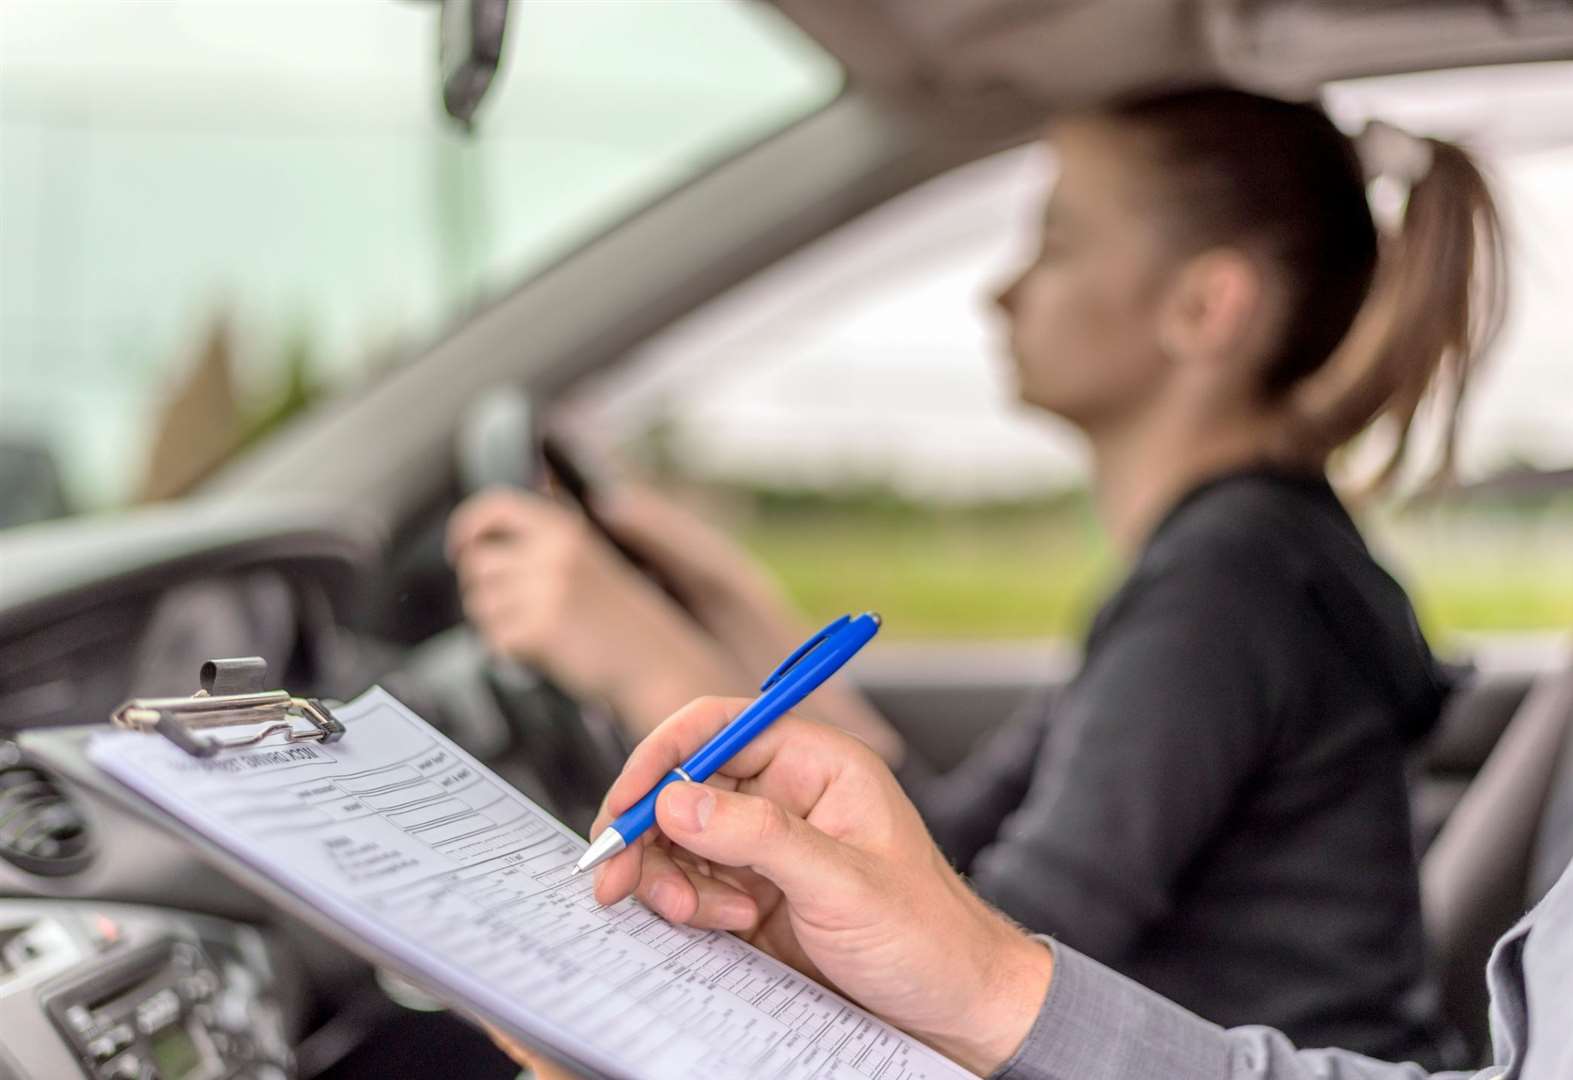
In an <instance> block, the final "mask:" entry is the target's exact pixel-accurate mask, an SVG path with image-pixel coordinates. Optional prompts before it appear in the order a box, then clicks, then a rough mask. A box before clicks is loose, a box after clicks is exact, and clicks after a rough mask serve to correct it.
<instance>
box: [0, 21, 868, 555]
mask: <svg viewBox="0 0 1573 1080" xmlns="http://www.w3.org/2000/svg"><path fill="white" fill-rule="evenodd" d="M437 42H438V5H437V4H435V3H419V2H412V0H341V2H337V3H314V4H253V3H242V2H234V0H229V2H223V3H219V2H215V0H172V2H168V3H162V4H148V5H143V4H112V3H83V2H67V0H42V2H19V3H18V2H12V3H7V4H6V5H5V6H4V7H0V125H3V127H0V297H3V300H0V303H3V319H0V432H3V435H0V504H3V505H0V525H4V524H16V523H19V522H22V521H26V520H32V519H37V518H40V517H47V516H56V515H58V514H60V513H65V512H72V511H77V510H84V509H95V508H102V507H109V506H115V505H122V504H126V503H130V502H135V501H140V500H145V499H150V498H160V497H165V496H169V495H173V494H178V493H179V492H180V491H182V490H185V489H186V488H188V487H190V486H191V485H192V484H194V483H196V482H197V481H199V480H200V479H201V478H202V476H203V475H204V474H205V473H206V472H208V471H210V470H211V469H212V467H213V466H214V465H216V464H217V462H218V461H219V460H222V459H223V458H224V457H226V456H228V455H230V454H232V453H234V452H236V450H237V449H239V448H241V447H243V446H244V445H245V444H246V443H247V442H248V441H250V440H252V439H254V438H256V437H257V436H259V435H260V434H262V433H263V432H265V431H266V430H267V429H268V428H269V427H270V426H272V425H273V424H274V423H276V422H277V421H278V420H280V419H282V417H283V416H284V415H285V414H287V413H288V412H290V411H293V410H295V409H297V408H299V407H301V406H302V405H303V404H305V403H306V402H308V401H310V400H312V399H313V398H316V397H319V396H322V395H323V394H325V393H329V392H331V391H332V390H334V389H335V388H340V387H343V386H346V385H350V384H354V383H356V382H359V381H362V380H364V379H366V378H367V377H369V376H371V375H372V374H373V373H374V372H376V371H377V370H379V369H381V368H384V367H386V366H387V365H390V364H393V363H396V362H397V361H398V359H399V358H400V357H401V355H404V354H405V353H406V352H407V351H408V350H409V349H411V348H412V347H413V346H417V345H419V344H421V343H422V342H423V341H425V340H427V339H430V338H431V337H433V336H435V335H436V334H437V333H438V332H439V331H440V330H441V329H442V328H443V327H444V325H445V324H447V323H449V322H451V321H454V320H455V319H457V318H458V317H459V316H460V315H461V314H462V313H463V312H464V311H465V310H466V309H469V308H471V307H473V306H474V305H476V304H477V303H479V302H481V301H483V300H485V299H487V298H489V297H492V296H495V295H497V294H498V293H499V292H501V291H503V290H506V289H507V288H508V287H509V286H511V285H513V284H516V283H517V282H518V281H519V280H520V279H522V278H523V277H525V276H527V275H528V274H530V273H531V272H533V271H535V270H538V269H539V268H541V267H542V266H544V265H546V264H548V263H550V262H551V261H552V260H553V259H554V258H556V257H558V256H559V255H561V254H562V253H564V252H565V251H567V250H569V249H571V248H572V247H574V246H575V245H577V244H579V243H582V242H583V241H584V239H585V238H586V237H587V236H589V235H590V234H592V233H594V232H596V231H599V230H601V229H603V228H605V227H607V226H608V225H609V224H611V223H612V222H614V221H615V220H617V219H618V218H621V217H623V216H626V215H627V214H628V213H629V212H630V211H631V210H632V209H634V208H635V207H637V206H638V205H640V204H642V203H644V202H646V201H648V200H649V199H651V198H652V197H654V196H655V195H657V194H658V193H660V192H661V191H663V190H666V189H669V188H670V187H672V186H675V185H677V184H680V183H682V182H683V181H684V180H685V179H687V178H689V177H691V176H693V175H694V174H696V173H698V172H699V171H701V170H703V169H704V168H706V167H707V166H709V165H710V164H712V163H714V162H715V161H716V160H718V159H719V158H720V157H722V156H724V155H726V154H729V153H732V152H735V151H736V150H737V149H738V148H739V147H740V146H741V145H744V144H746V143H749V142H753V141H756V140H758V139H760V138H763V137H765V136H766V135H768V134H770V133H772V132H774V131H777V130H779V129H781V128H782V127H784V126H786V125H787V124H789V123H791V122H793V121H794V120H796V119H798V118H800V117H802V116H803V115H805V114H807V113H809V112H811V111H813V110H814V109H816V108H818V107H819V106H821V105H823V104H824V103H826V102H827V101H828V100H830V98H832V97H833V96H834V95H835V93H836V92H837V91H838V90H839V87H840V81H841V73H840V70H839V68H837V67H836V65H835V64H834V63H833V62H831V61H830V60H829V59H828V58H827V57H826V56H825V55H824V54H822V53H821V52H819V51H818V50H817V49H816V48H815V47H814V46H813V45H812V44H811V43H809V42H808V41H807V40H806V39H805V38H804V37H803V36H802V35H801V34H800V33H799V32H798V31H796V30H795V28H794V27H792V26H791V25H790V24H789V23H787V22H786V21H785V20H784V19H782V18H781V17H780V16H779V15H778V14H777V13H776V12H774V11H773V10H771V9H769V8H768V7H766V6H764V5H753V4H744V3H731V2H721V3H705V4H686V3H661V4H625V3H584V2H579V0H560V2H550V0H536V2H533V3H531V4H528V5H515V7H514V9H513V12H512V17H511V20H510V24H509V26H508V34H507V38H506V41H505V50H504V59H503V63H502V66H501V68H500V71H499V74H498V77H497V80H496V82H495V83H494V85H493V87H492V90H491V93H490V95H489V96H488V98H487V100H486V101H485V103H484V104H483V105H482V106H481V109H480V112H479V114H478V116H477V128H476V132H475V134H473V135H471V136H466V135H464V134H463V133H462V132H461V131H459V130H458V129H457V127H456V126H455V125H454V124H453V123H452V121H450V120H449V119H448V118H447V117H446V116H445V115H444V114H443V111H442V107H441V101H440V91H439V75H438V64H437Z"/></svg>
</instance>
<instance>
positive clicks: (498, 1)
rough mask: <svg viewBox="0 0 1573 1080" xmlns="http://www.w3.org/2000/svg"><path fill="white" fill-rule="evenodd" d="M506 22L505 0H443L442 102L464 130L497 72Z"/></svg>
mask: <svg viewBox="0 0 1573 1080" xmlns="http://www.w3.org/2000/svg"><path fill="white" fill-rule="evenodd" d="M507 25H508V0H442V16H441V26H440V28H439V41H438V52H437V56H438V65H439V67H440V69H441V71H442V104H443V108H445V109H447V110H448V115H449V116H451V117H453V118H454V119H455V120H456V121H458V122H459V124H460V125H461V126H462V127H463V128H464V129H465V130H466V131H468V130H470V128H471V127H473V126H474V116H475V109H476V107H477V106H479V105H480V103H481V99H482V98H484V97H485V96H486V91H487V90H488V89H489V88H490V87H491V85H492V79H493V78H494V77H495V76H496V74H497V65H498V63H499V62H501V60H502V45H503V31H504V30H505V29H506V28H507Z"/></svg>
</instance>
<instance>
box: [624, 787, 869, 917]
mask: <svg viewBox="0 0 1573 1080" xmlns="http://www.w3.org/2000/svg"><path fill="white" fill-rule="evenodd" d="M655 819H656V821H657V822H658V823H659V824H660V826H661V831H662V832H664V833H665V834H666V835H667V836H668V837H670V838H671V839H672V840H673V841H674V842H675V843H677V844H678V845H680V846H682V847H684V848H686V849H688V850H689V851H691V852H693V853H694V854H695V855H698V856H700V857H701V858H704V859H708V860H709V861H710V862H712V863H719V864H721V865H723V866H740V867H748V868H749V869H751V870H754V871H756V872H758V873H760V874H763V875H764V876H765V877H767V878H769V879H770V880H771V881H772V882H774V883H775V884H776V886H777V887H779V888H780V889H781V891H782V892H784V893H786V895H787V898H788V899H789V900H791V899H794V898H801V897H804V896H806V895H807V894H808V892H809V891H811V890H812V891H819V892H821V893H822V892H823V891H824V890H825V889H826V888H833V887H834V885H835V884H836V883H837V882H839V881H841V880H843V879H845V878H846V877H847V875H848V874H849V872H850V871H851V869H852V867H851V863H850V860H849V859H848V858H847V852H846V850H845V849H844V848H843V847H842V845H840V844H838V843H837V842H836V841H834V840H832V839H831V838H830V837H828V836H826V835H825V834H824V833H823V832H821V831H820V830H818V829H816V828H814V826H812V825H810V824H809V823H808V822H806V821H804V820H803V819H802V818H799V817H797V816H796V815H794V814H791V813H788V812H787V811H786V810H783V809H782V808H781V807H780V806H778V805H776V804H775V803H773V802H771V801H770V800H769V799H765V798H761V797H759V796H757V795H741V794H738V793H737V792H735V791H722V790H721V789H720V788H714V787H710V786H708V785H706V784H685V783H675V784H670V785H668V786H667V787H666V789H665V790H663V791H662V792H661V795H660V797H659V798H658V799H657V800H656V804H655Z"/></svg>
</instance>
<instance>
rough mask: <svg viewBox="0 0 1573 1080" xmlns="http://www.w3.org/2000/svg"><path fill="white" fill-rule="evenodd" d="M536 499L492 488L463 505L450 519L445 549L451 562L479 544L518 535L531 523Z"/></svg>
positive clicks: (503, 489)
mask: <svg viewBox="0 0 1573 1080" xmlns="http://www.w3.org/2000/svg"><path fill="white" fill-rule="evenodd" d="M536 501H537V499H536V497H535V496H532V495H529V494H526V493H525V492H521V491H516V490H513V489H510V488H489V489H487V490H486V491H483V492H481V493H480V494H479V495H473V496H471V497H470V498H468V499H466V500H465V501H464V502H462V503H460V504H459V506H458V508H457V509H455V510H454V512H453V514H452V516H451V517H449V518H448V533H447V537H446V539H445V542H444V545H443V546H444V549H445V551H446V553H447V556H448V561H449V562H457V561H458V559H459V558H460V556H461V554H462V553H463V552H464V551H465V550H466V549H467V548H469V547H470V546H471V545H473V544H475V543H476V542H477V541H479V540H481V539H483V538H488V537H492V536H507V535H510V534H512V533H515V532H518V531H519V530H520V529H521V528H523V527H524V526H525V525H526V524H527V523H528V522H529V521H530V520H531V516H532V515H531V510H532V504H533V503H534V502H536Z"/></svg>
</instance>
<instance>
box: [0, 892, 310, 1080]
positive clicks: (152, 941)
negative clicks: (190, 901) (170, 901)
mask: <svg viewBox="0 0 1573 1080" xmlns="http://www.w3.org/2000/svg"><path fill="white" fill-rule="evenodd" d="M8 924H9V926H8ZM7 933H9V934H10V940H9V942H8V944H9V945H10V946H11V947H10V949H9V953H10V966H9V968H8V970H9V971H11V972H12V973H13V978H12V979H10V980H5V979H0V995H3V997H0V1005H4V1006H6V1008H5V1009H3V1010H0V1012H6V1013H9V1014H10V1016H9V1019H8V1020H7V1021H6V1024H5V1026H6V1027H7V1028H8V1029H9V1030H10V1031H13V1032H14V1031H18V1030H25V1029H27V1028H28V1027H31V1029H32V1030H33V1031H34V1032H35V1033H36V1035H37V1036H38V1037H37V1038H30V1039H28V1040H27V1042H28V1043H29V1044H31V1046H32V1048H33V1049H34V1050H36V1051H38V1052H39V1054H40V1057H39V1058H38V1059H37V1060H35V1061H33V1062H27V1061H23V1062H21V1065H22V1068H23V1076H24V1077H28V1078H31V1077H34V1076H37V1077H43V1076H48V1077H50V1080H54V1078H55V1077H57V1076H65V1075H69V1074H68V1073H66V1072H63V1071H60V1069H59V1064H60V1063H61V1062H62V1061H63V1060H66V1059H69V1060H70V1061H72V1062H74V1064H75V1066H76V1069H75V1070H74V1072H75V1074H76V1075H79V1076H82V1077H91V1078H92V1080H289V1078H290V1077H292V1076H293V1062H292V1060H291V1055H290V1050H289V1044H288V1040H287V1038H286V1036H285V1033H284V1024H283V1021H282V1017H281V1014H280V1011H279V1009H278V1008H277V1006H276V1004H275V1003H274V1002H273V1001H272V999H271V996H270V992H269V991H270V986H269V984H270V973H269V970H268V964H267V958H266V955H265V948H264V946H263V944H262V941H261V938H260V935H258V934H257V932H256V931H255V930H253V929H251V928H249V927H244V926H240V925H237V924H232V923H226V922H223V921H221V920H215V919H207V918H201V917H196V916H186V915H182V914H179V913H175V912H162V911H160V910H159V909H149V908H129V909H127V908H122V907H121V906H119V905H107V906H100V905H88V904H81V903H74V902H60V901H56V902H52V903H51V902H35V903H30V904H27V905H22V904H19V903H16V902H6V901H0V938H3V937H4V936H5V935H6V934H7ZM18 942H23V943H25V947H21V946H19V945H18V944H17V943H18ZM0 951H3V950H0ZM23 958H26V960H27V965H26V966H23V965H19V964H17V961H18V960H19V959H23ZM24 973H26V974H28V975H29V976H30V977H28V978H26V979H25V983H26V987H25V990H24V989H23V983H24V980H23V979H22V978H21V975H22V974H24ZM7 981H9V982H10V984H11V985H10V986H9V987H8V986H7V985H6V983H7ZM8 989H9V990H11V991H12V993H10V994H7V993H5V992H6V990H8ZM6 999H9V1000H6ZM27 1006H30V1010H29V1009H28V1008H26V1007H27ZM29 1014H31V1016H32V1018H33V1019H32V1022H31V1023H29ZM46 1037H47V1039H48V1042H49V1044H50V1045H49V1046H48V1047H45V1046H43V1045H42V1043H43V1040H44V1039H45V1038H46ZM7 1041H8V1042H9V1041H10V1040H9V1039H8V1040H7ZM46 1050H49V1051H53V1053H52V1054H51V1055H50V1056H49V1058H48V1059H47V1061H46V1060H45V1058H44V1057H43V1056H42V1055H43V1053H44V1051H46Z"/></svg>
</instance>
